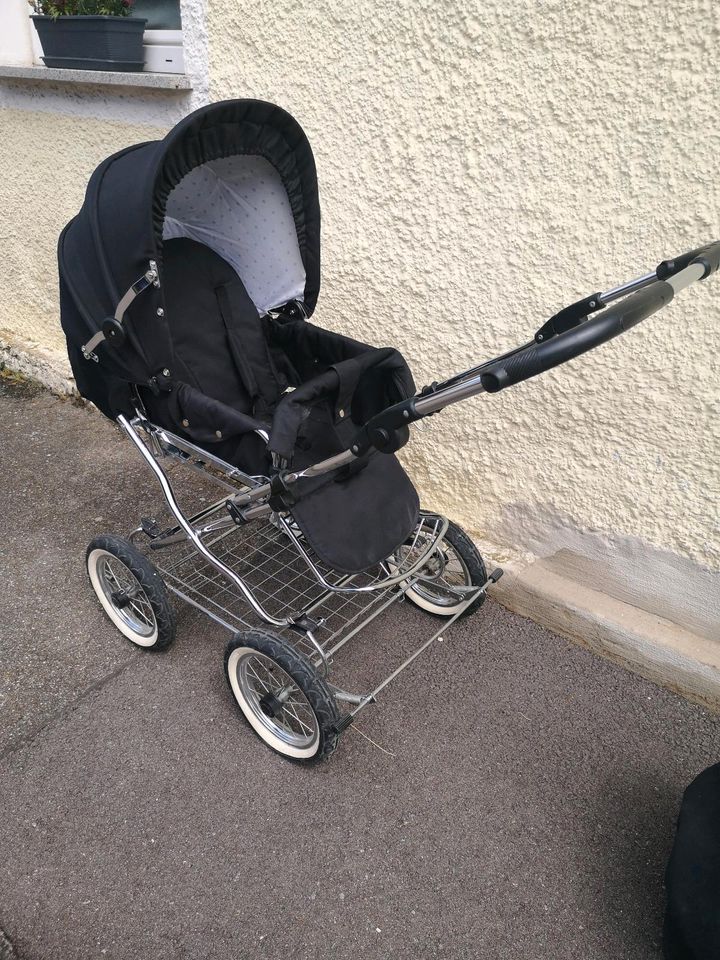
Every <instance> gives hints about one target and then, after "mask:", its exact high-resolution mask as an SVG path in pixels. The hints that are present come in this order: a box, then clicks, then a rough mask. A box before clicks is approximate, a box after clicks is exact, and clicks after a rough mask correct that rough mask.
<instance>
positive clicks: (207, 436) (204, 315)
mask: <svg viewBox="0 0 720 960" xmlns="http://www.w3.org/2000/svg"><path fill="white" fill-rule="evenodd" d="M163 288H164V291H165V310H166V316H167V320H168V328H169V330H170V331H171V336H172V344H173V358H172V364H171V368H170V377H169V378H168V379H169V381H170V384H169V389H168V390H166V391H164V392H161V393H160V394H159V395H157V394H155V393H152V392H151V391H149V390H144V391H143V399H144V402H145V405H146V407H147V409H148V415H149V416H150V419H151V420H153V421H154V422H156V423H158V424H159V425H160V426H164V427H167V429H169V430H172V431H173V432H175V433H179V434H181V435H184V436H186V437H187V438H188V439H189V440H191V441H192V442H194V443H196V444H197V445H199V446H201V447H203V448H204V449H206V450H208V451H209V452H211V453H213V454H215V455H216V456H219V457H220V458H222V459H223V460H225V461H226V462H228V463H230V464H233V465H235V466H237V467H239V468H240V469H241V470H243V471H244V472H246V473H250V474H263V475H269V474H270V472H271V458H270V455H269V453H268V449H269V450H273V451H275V452H276V453H277V454H278V455H280V456H282V457H283V459H284V460H285V461H287V462H288V463H292V464H293V465H294V466H295V467H298V468H302V467H303V466H306V465H308V464H311V463H317V462H319V461H320V460H323V459H326V458H328V457H331V456H333V455H335V454H337V453H340V452H341V451H343V450H346V449H347V448H348V447H349V446H350V445H351V442H352V438H353V435H354V434H355V432H356V431H357V429H358V427H359V426H361V425H362V424H363V423H365V422H366V420H367V419H369V418H370V417H371V416H373V414H374V413H376V412H378V411H379V410H381V409H383V408H384V407H386V406H388V405H389V404H390V403H394V402H396V401H398V400H400V399H403V398H404V397H405V396H408V395H410V393H411V391H412V390H414V384H413V382H412V377H411V376H410V372H409V370H408V369H407V365H406V364H405V361H404V360H403V359H402V357H401V356H400V354H399V353H398V352H397V351H396V350H393V349H390V348H385V349H382V350H377V349H374V348H372V347H368V346H367V345H366V344H363V343H359V342H358V341H356V340H352V339H350V338H348V337H343V336H341V335H339V334H335V333H331V332H329V331H327V330H322V329H321V328H319V327H315V326H313V325H312V324H310V323H307V322H306V321H304V320H290V321H280V320H274V319H272V318H270V317H268V316H264V317H261V316H260V315H259V314H258V311H257V309H256V307H255V305H254V304H253V302H252V300H251V299H250V297H249V295H248V293H247V291H246V289H245V286H244V285H243V283H242V281H241V280H240V278H239V277H238V275H237V273H236V272H235V270H234V269H233V267H231V266H230V265H229V264H228V263H226V261H225V260H223V258H222V257H220V256H219V255H218V254H217V253H215V252H213V251H212V250H211V249H210V248H209V247H207V246H205V245H204V244H201V243H198V242H196V241H194V240H189V239H185V238H182V239H174V240H168V241H166V243H165V245H164V252H163ZM288 387H292V388H293V390H292V391H291V392H289V393H288V392H286V391H287V389H288ZM257 430H263V431H265V433H266V435H267V434H269V437H270V442H269V447H268V446H267V445H266V443H265V441H264V440H263V439H262V438H261V436H259V435H258V433H257ZM356 466H360V467H362V469H359V470H357V471H352V472H350V473H349V474H348V473H340V474H328V475H324V476H323V477H319V478H315V479H313V480H303V481H301V482H300V484H298V485H297V488H296V489H297V492H298V493H299V494H300V499H299V500H298V502H297V503H294V504H293V503H290V502H288V507H289V509H290V511H291V513H292V515H293V517H294V518H295V519H296V521H297V523H298V524H299V526H300V527H301V529H302V531H303V533H304V534H305V536H306V538H307V540H308V541H309V542H310V543H311V544H312V546H313V547H314V549H315V551H316V553H317V554H318V555H319V557H320V558H321V559H322V560H323V561H324V562H326V563H327V564H328V565H329V566H331V567H333V568H335V569H337V570H341V571H344V572H348V573H355V572H358V571H360V570H364V569H366V568H368V567H371V566H373V564H375V563H377V562H379V561H380V560H383V559H385V558H386V557H387V556H388V555H389V554H390V553H391V552H392V550H393V549H394V548H395V547H396V546H397V545H398V544H399V543H402V542H403V540H404V538H405V537H406V536H408V535H409V534H410V532H411V531H412V530H413V529H414V527H415V524H416V522H417V517H418V510H419V503H418V498H417V493H416V492H415V488H414V487H413V485H412V483H411V482H410V480H409V478H408V476H407V474H406V473H405V471H404V470H403V469H402V467H401V465H400V463H399V461H398V460H397V459H396V458H395V457H394V456H393V455H385V454H377V453H376V454H372V455H371V456H370V457H369V458H368V460H367V462H366V463H364V464H358V465H356ZM343 528H346V529H348V530H352V531H353V534H352V537H346V536H344V535H342V532H341V531H342V529H343Z"/></svg>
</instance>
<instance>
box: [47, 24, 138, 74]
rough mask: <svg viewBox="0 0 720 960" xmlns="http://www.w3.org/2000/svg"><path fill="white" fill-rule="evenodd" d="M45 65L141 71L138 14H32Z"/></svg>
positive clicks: (76, 68)
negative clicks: (68, 15)
mask: <svg viewBox="0 0 720 960" xmlns="http://www.w3.org/2000/svg"><path fill="white" fill-rule="evenodd" d="M32 19H33V20H34V22H35V29H36V30H37V32H38V36H39V37H40V43H41V44H42V49H43V54H44V56H43V58H42V59H43V63H44V64H45V66H46V67H67V68H70V69H72V70H122V71H123V72H127V71H132V70H142V68H143V63H144V61H145V56H144V53H143V33H144V31H145V24H146V23H147V20H144V19H141V18H140V17H57V18H53V17H45V16H38V15H37V14H34V15H33V17H32Z"/></svg>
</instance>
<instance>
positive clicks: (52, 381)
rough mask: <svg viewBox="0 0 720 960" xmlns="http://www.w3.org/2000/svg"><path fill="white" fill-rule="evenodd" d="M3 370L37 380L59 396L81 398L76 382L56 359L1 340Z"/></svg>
mask: <svg viewBox="0 0 720 960" xmlns="http://www.w3.org/2000/svg"><path fill="white" fill-rule="evenodd" d="M3 368H7V369H8V370H11V371H12V372H13V373H18V374H20V375H21V376H23V377H28V378H29V379H31V380H37V382H38V383H41V384H42V385H43V386H44V387H46V388H47V389H48V390H49V391H50V392H51V393H54V394H57V395H58V396H61V397H78V396H79V394H78V392H77V388H76V386H75V384H74V382H73V381H72V380H71V379H70V377H69V376H68V374H67V373H66V372H65V368H64V367H63V366H62V365H61V364H60V363H59V362H58V361H57V359H56V358H55V357H52V356H49V357H43V356H41V355H40V354H38V353H36V352H35V351H33V350H31V349H27V350H26V349H23V348H22V347H19V346H16V345H14V344H10V343H8V342H7V341H5V340H2V339H0V370H2V369H3Z"/></svg>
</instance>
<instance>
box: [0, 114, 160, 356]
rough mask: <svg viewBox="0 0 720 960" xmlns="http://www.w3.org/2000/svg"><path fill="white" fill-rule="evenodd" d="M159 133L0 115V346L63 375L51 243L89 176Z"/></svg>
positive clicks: (61, 119) (56, 118) (119, 125)
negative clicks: (104, 162) (14, 349)
mask: <svg viewBox="0 0 720 960" xmlns="http://www.w3.org/2000/svg"><path fill="white" fill-rule="evenodd" d="M163 133H164V131H163V130H162V129H155V130H154V129H153V128H149V127H138V126H128V125H127V124H122V123H113V122H107V121H105V122H98V121H97V120H94V119H89V118H82V117H72V116H61V115H57V114H52V113H30V112H27V111H19V110H9V109H7V108H6V109H3V110H0V211H2V214H1V219H0V276H1V277H2V308H1V309H0V339H2V340H4V341H5V342H6V343H9V344H12V345H14V346H18V347H20V348H21V349H23V350H25V351H27V352H30V353H31V354H35V355H39V356H40V357H41V358H42V359H44V360H46V361H47V362H49V363H52V364H55V365H57V367H58V368H59V369H60V370H62V371H67V370H69V365H68V363H67V355H66V353H65V347H64V343H65V341H64V338H63V336H62V331H61V330H60V324H59V314H58V287H57V283H58V281H57V262H56V247H57V238H58V235H59V233H60V231H61V230H62V228H63V227H64V226H65V224H66V223H67V221H68V220H69V219H70V218H71V217H73V216H74V215H75V214H76V213H77V211H78V209H79V207H80V204H81V203H82V200H83V196H84V194H85V186H86V184H87V181H88V178H89V177H90V174H91V173H92V171H93V170H94V168H95V167H96V166H97V165H98V163H100V161H101V160H103V159H104V158H105V157H106V156H107V155H108V154H110V153H113V152H115V151H116V150H120V149H121V148H122V147H124V146H126V145H127V144H128V143H135V142H138V141H141V140H149V139H152V138H154V137H157V136H162V135H163Z"/></svg>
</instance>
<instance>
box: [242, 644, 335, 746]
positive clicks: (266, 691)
mask: <svg viewBox="0 0 720 960" xmlns="http://www.w3.org/2000/svg"><path fill="white" fill-rule="evenodd" d="M225 676H226V677H227V680H228V683H229V684H230V689H231V690H232V693H233V696H234V697H235V700H236V702H237V704H238V706H239V707H240V710H241V711H242V714H243V716H244V717H245V719H246V720H247V722H248V723H249V724H250V726H251V727H252V728H253V730H254V731H255V733H257V735H258V736H259V737H260V739H261V740H263V741H264V742H265V743H266V744H267V745H268V746H269V747H271V749H273V750H275V752H276V753H279V754H281V755H282V756H284V757H287V758H288V759H290V760H295V761H297V762H302V763H317V762H318V761H319V760H324V759H325V758H327V757H329V756H330V754H331V753H332V752H333V751H334V750H335V748H336V746H337V743H338V733H337V730H336V728H335V725H336V724H337V722H338V720H339V719H340V714H339V712H338V709H337V707H336V705H335V700H334V698H333V696H332V694H331V693H330V691H329V690H328V687H327V685H326V683H325V681H324V680H323V679H322V677H321V676H320V674H319V673H318V672H317V670H316V669H315V667H314V666H313V665H312V663H310V661H309V660H308V659H307V657H304V656H303V655H302V654H301V653H299V652H298V651H297V650H296V649H295V648H294V647H293V646H292V644H290V643H288V641H287V640H283V639H281V638H280V637H276V636H274V635H273V634H271V633H265V632H264V631H262V630H248V631H247V632H245V633H236V634H235V636H234V637H233V638H232V639H231V640H230V641H229V642H228V644H227V646H226V648H225Z"/></svg>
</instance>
